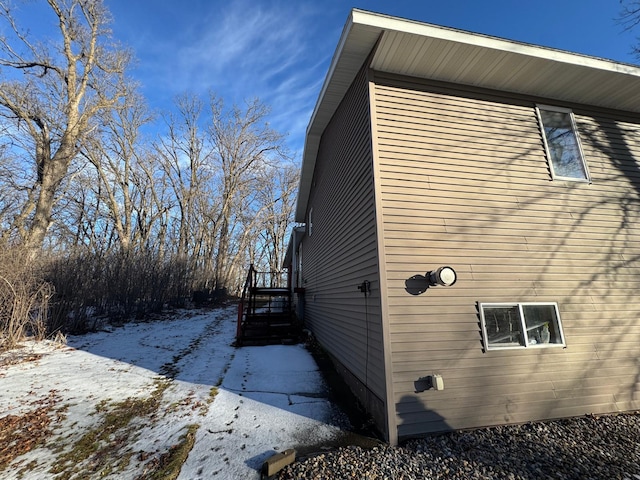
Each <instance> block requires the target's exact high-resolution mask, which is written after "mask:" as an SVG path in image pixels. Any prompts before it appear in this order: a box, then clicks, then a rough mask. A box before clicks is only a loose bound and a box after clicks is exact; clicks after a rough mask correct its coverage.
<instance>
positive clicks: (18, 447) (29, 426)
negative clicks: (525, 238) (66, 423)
mask: <svg viewBox="0 0 640 480" xmlns="http://www.w3.org/2000/svg"><path fill="white" fill-rule="evenodd" d="M59 400H60V398H59V396H58V395H57V393H56V391H55V390H52V391H51V392H49V396H48V397H46V398H44V399H41V400H37V401H35V402H32V403H31V406H33V407H36V408H35V409H33V410H29V411H27V412H25V413H22V414H19V415H7V416H5V417H2V418H0V472H2V471H3V470H4V469H6V468H7V466H8V465H9V464H10V463H11V462H12V461H13V460H14V459H16V458H18V457H19V456H21V455H24V454H25V453H27V452H29V451H31V450H33V449H34V448H37V447H39V446H41V445H43V444H44V443H45V442H46V440H47V439H48V438H49V437H51V436H52V422H54V420H55V421H57V422H59V421H60V420H61V419H62V418H63V417H64V413H63V411H64V409H56V404H57V403H58V402H59Z"/></svg>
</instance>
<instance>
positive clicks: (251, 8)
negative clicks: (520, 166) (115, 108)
mask: <svg viewBox="0 0 640 480" xmlns="http://www.w3.org/2000/svg"><path fill="white" fill-rule="evenodd" d="M105 3H106V5H107V7H108V8H109V9H110V10H111V12H112V14H113V17H114V24H113V33H114V36H115V37H116V38H117V39H118V40H119V41H121V42H122V43H124V44H126V45H128V46H130V47H131V48H132V49H133V50H134V51H135V54H136V57H137V64H136V67H135V69H134V70H132V72H131V73H132V75H133V76H134V77H135V78H136V79H137V80H138V81H139V82H140V83H141V85H142V92H143V94H144V95H145V97H146V98H147V99H148V101H149V104H150V106H151V107H152V108H153V109H156V110H164V109H167V108H170V107H171V103H172V101H173V98H174V97H175V96H176V95H178V94H181V93H185V92H191V93H195V94H200V95H202V96H203V98H204V96H205V95H206V94H207V92H208V91H213V92H215V93H216V94H217V95H218V96H219V97H222V98H223V99H224V100H225V102H226V103H227V104H232V103H242V102H243V100H245V99H249V98H255V97H258V98H260V99H261V100H262V101H263V102H264V103H266V104H268V105H269V106H270V107H271V110H272V114H271V119H270V120H271V124H272V126H273V127H274V128H276V129H277V130H279V131H280V132H281V133H285V134H288V143H289V145H290V147H291V149H292V150H293V151H294V152H295V151H300V150H301V148H302V142H303V137H304V132H305V130H306V126H307V123H308V120H309V117H310V114H311V112H312V110H313V107H314V104H315V101H316V99H317V96H318V92H319V90H320V87H321V85H322V82H323V80H324V77H325V74H326V71H327V68H328V65H329V62H330V60H331V57H332V55H333V52H334V50H335V47H336V44H337V42H338V39H339V37H340V33H341V32H342V28H343V26H344V23H345V21H346V19H347V17H348V14H349V11H350V9H351V8H352V7H356V8H361V9H364V10H369V11H373V12H379V13H385V14H389V15H394V16H399V17H404V18H409V19H413V20H419V21H424V22H428V23H434V24H437V25H444V26H449V27H455V28H459V29H463V30H469V31H472V32H478V33H484V34H488V35H493V36H497V37H502V38H508V39H512V40H518V41H522V42H528V43H534V44H538V45H544V46H549V47H555V48H560V49H563V50H569V51H573V52H579V53H584V54H588V55H593V56H597V57H603V58H609V59H612V60H617V61H621V62H626V63H638V60H637V59H636V58H634V57H633V55H632V54H631V48H632V45H633V44H634V43H635V42H636V37H637V36H640V29H639V30H638V31H636V32H624V31H623V28H622V27H621V26H620V25H618V24H616V21H615V18H616V17H617V16H618V15H619V14H620V8H621V6H620V3H619V1H618V0H537V1H535V2H533V1H527V0H485V1H479V0H446V1H444V0H438V1H432V0H371V1H365V0H353V1H352V2H351V3H350V2H345V1H343V0H315V1H311V0H260V1H257V0H254V1H250V0H237V1H236V0H227V1H220V0H183V1H180V2H179V1H176V0H105ZM23 8H27V7H23Z"/></svg>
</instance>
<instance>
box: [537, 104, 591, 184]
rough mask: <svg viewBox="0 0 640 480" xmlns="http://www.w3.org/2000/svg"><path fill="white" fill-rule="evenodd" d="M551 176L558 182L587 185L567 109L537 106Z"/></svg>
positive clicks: (571, 114) (585, 173) (581, 157)
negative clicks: (565, 181) (567, 181)
mask: <svg viewBox="0 0 640 480" xmlns="http://www.w3.org/2000/svg"><path fill="white" fill-rule="evenodd" d="M536 110H537V112H538V119H539V120H540V126H541V130H542V133H543V135H542V137H543V140H544V147H545V150H546V154H547V159H548V161H549V166H550V169H551V177H552V178H553V179H558V180H574V181H582V182H585V181H586V182H589V181H590V178H589V170H588V168H587V163H586V162H585V160H584V154H583V153H582V147H581V146H580V139H579V138H578V133H577V132H578V130H577V128H576V122H575V118H574V116H573V112H572V111H571V110H569V109H568V108H561V107H550V106H548V105H538V106H537V107H536Z"/></svg>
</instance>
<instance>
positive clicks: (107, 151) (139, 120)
mask: <svg viewBox="0 0 640 480" xmlns="http://www.w3.org/2000/svg"><path fill="white" fill-rule="evenodd" d="M150 120H151V117H150V116H149V113H148V112H147V109H146V106H145V104H144V101H143V99H142V98H140V97H139V96H138V95H135V94H133V93H131V94H129V95H127V97H126V99H124V101H123V102H122V103H120V104H119V105H117V106H116V107H114V108H113V109H112V110H109V111H105V112H103V115H102V123H103V125H105V131H104V134H103V135H101V136H92V138H90V139H87V141H86V142H85V143H86V146H85V148H83V150H82V154H83V156H85V157H86V158H87V159H88V160H89V162H90V163H91V165H93V167H94V168H95V172H96V174H97V176H98V182H99V184H100V190H101V191H100V192H97V193H102V194H103V195H104V203H105V204H106V206H107V207H108V211H109V219H110V221H111V222H112V223H113V227H114V229H115V231H116V233H117V236H118V241H119V246H120V248H121V250H122V251H123V252H129V251H130V250H131V248H132V247H133V242H134V240H135V239H134V232H135V231H136V229H135V227H136V220H137V219H140V217H139V216H138V215H137V213H139V212H137V211H136V210H139V206H140V204H141V203H142V201H143V199H142V197H144V196H146V195H147V190H146V188H145V187H146V186H147V185H146V182H144V183H143V184H142V185H140V184H139V182H138V180H140V179H144V175H141V174H140V173H142V172H139V173H138V175H136V174H135V173H136V170H137V169H139V165H140V164H141V163H142V162H141V161H140V159H139V158H138V155H139V154H140V153H142V152H144V146H143V145H142V144H141V141H140V128H141V127H142V126H143V125H145V124H146V123H148V122H149V121H150ZM136 207H138V208H136ZM138 233H141V232H140V231H139V230H138Z"/></svg>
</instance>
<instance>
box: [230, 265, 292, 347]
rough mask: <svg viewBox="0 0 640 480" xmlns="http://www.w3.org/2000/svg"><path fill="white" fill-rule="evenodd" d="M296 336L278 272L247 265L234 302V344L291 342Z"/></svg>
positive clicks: (286, 290)
mask: <svg viewBox="0 0 640 480" xmlns="http://www.w3.org/2000/svg"><path fill="white" fill-rule="evenodd" d="M299 336H300V327H299V325H298V323H297V321H296V319H295V315H294V314H293V309H292V305H291V290H290V289H289V288H288V286H287V282H286V281H285V280H284V279H283V275H282V273H281V272H257V271H256V270H255V268H254V267H253V265H251V266H250V267H249V273H248V275H247V281H246V282H245V286H244V289H243V291H242V298H241V300H240V304H239V305H238V328H237V333H236V345H237V346H243V345H274V344H292V343H297V342H298V340H299Z"/></svg>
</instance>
